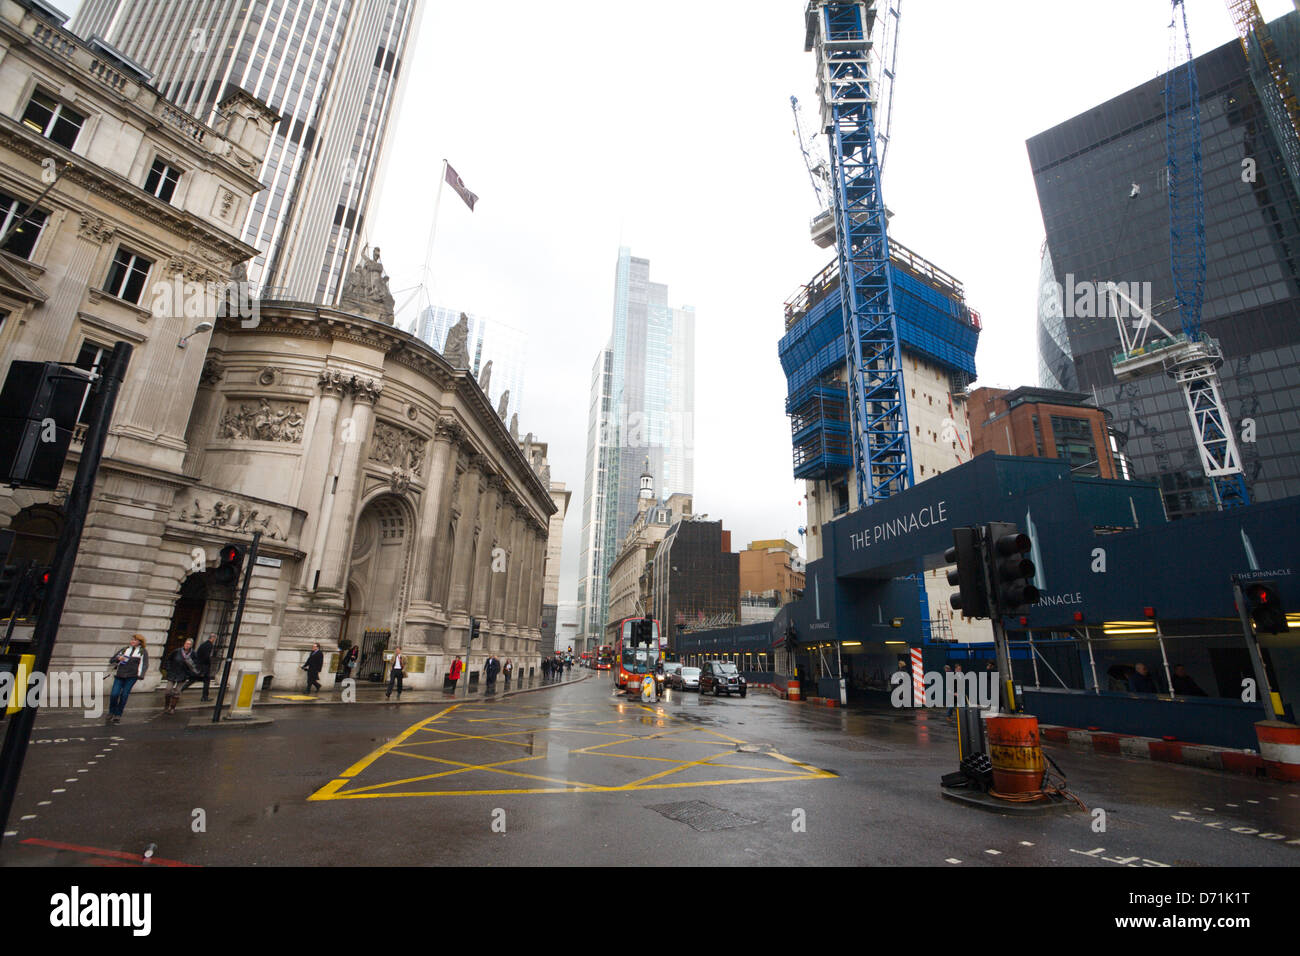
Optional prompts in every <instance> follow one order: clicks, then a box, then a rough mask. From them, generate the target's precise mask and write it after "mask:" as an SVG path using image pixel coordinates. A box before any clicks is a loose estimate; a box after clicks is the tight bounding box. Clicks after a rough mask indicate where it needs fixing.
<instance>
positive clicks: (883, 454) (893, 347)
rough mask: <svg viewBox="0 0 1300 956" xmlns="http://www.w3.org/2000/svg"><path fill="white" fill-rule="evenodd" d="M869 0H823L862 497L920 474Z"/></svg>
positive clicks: (826, 92) (871, 499)
mask: <svg viewBox="0 0 1300 956" xmlns="http://www.w3.org/2000/svg"><path fill="white" fill-rule="evenodd" d="M814 6H815V5H814ZM867 8H868V4H867V3H865V2H856V3H823V4H821V6H820V9H817V10H816V14H817V16H818V17H819V19H820V23H819V26H820V31H821V59H822V62H821V63H820V64H819V65H820V67H821V69H822V70H823V75H822V77H821V82H822V84H823V87H822V96H823V98H824V99H825V101H826V102H825V106H826V107H827V110H826V111H824V114H823V115H825V113H826V112H829V118H830V126H829V128H828V130H827V133H828V135H829V137H830V143H831V163H832V167H833V172H832V186H833V189H832V191H831V192H832V197H833V200H834V204H833V209H834V212H835V222H836V228H837V237H836V251H837V253H838V256H839V265H840V276H841V284H842V289H843V292H844V294H843V295H842V298H841V301H842V308H843V314H844V346H845V349H844V350H845V353H846V357H847V359H848V364H849V409H850V416H851V424H850V433H851V439H852V447H853V461H854V467H855V470H856V472H857V481H858V500H859V504H860V506H862V507H866V506H868V505H871V504H874V503H875V502H877V501H881V500H883V499H885V498H888V497H890V496H891V495H894V494H897V493H898V492H900V491H903V490H905V489H907V488H909V487H911V486H912V484H913V476H912V451H911V443H910V441H909V438H908V425H907V408H906V404H905V402H904V400H903V395H904V393H903V369H902V353H901V350H900V348H899V344H898V329H897V325H896V323H895V319H894V296H893V286H892V282H891V278H890V270H889V238H888V236H887V234H886V231H885V204H884V200H883V198H882V197H881V191H880V166H879V164H878V163H877V161H876V136H875V123H874V107H873V103H872V95H871V74H870V65H869V62H868V59H867V51H868V47H869V39H870V24H869V23H868V22H867V19H866V17H867ZM810 13H812V11H810ZM846 280H847V281H846Z"/></svg>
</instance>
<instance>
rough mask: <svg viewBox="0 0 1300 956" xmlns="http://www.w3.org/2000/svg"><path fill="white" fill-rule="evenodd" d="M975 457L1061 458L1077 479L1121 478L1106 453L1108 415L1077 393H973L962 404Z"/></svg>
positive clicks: (1031, 389) (1036, 390) (1021, 390)
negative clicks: (1089, 477) (963, 404)
mask: <svg viewBox="0 0 1300 956" xmlns="http://www.w3.org/2000/svg"><path fill="white" fill-rule="evenodd" d="M966 410H967V414H968V415H969V417H970V427H971V440H972V443H973V444H974V453H975V454H976V455H982V454H983V453H984V452H986V451H993V452H997V453H998V454H1000V455H1020V456H1023V457H1026V458H1061V459H1064V460H1065V461H1067V462H1069V465H1070V470H1071V471H1072V472H1073V473H1074V474H1076V475H1092V476H1095V477H1099V478H1124V477H1126V476H1125V475H1124V474H1122V473H1121V469H1120V468H1119V467H1118V465H1117V463H1116V460H1115V454H1114V453H1113V452H1112V450H1111V445H1110V430H1109V427H1108V425H1107V419H1108V418H1109V417H1110V415H1109V413H1108V412H1106V411H1105V410H1104V409H1101V408H1098V407H1097V406H1096V405H1093V404H1092V403H1091V402H1090V401H1089V396H1088V395H1086V394H1083V393H1081V392H1061V391H1057V390H1055V389H1050V388H1036V387H1034V386H1024V387H1023V388H1017V389H1012V390H1011V391H1007V390H1006V389H1003V388H977V389H975V390H974V391H972V392H971V393H970V398H969V399H968V401H967V405H966Z"/></svg>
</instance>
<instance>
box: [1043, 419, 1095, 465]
mask: <svg viewBox="0 0 1300 956" xmlns="http://www.w3.org/2000/svg"><path fill="white" fill-rule="evenodd" d="M1052 433H1053V437H1054V438H1055V439H1056V457H1057V458H1061V459H1063V460H1064V461H1065V462H1066V463H1067V464H1068V465H1069V466H1070V471H1071V472H1072V473H1073V474H1076V475H1091V476H1093V477H1100V476H1101V466H1100V464H1099V463H1098V461H1097V447H1096V445H1095V444H1094V443H1093V440H1092V425H1091V424H1090V423H1089V422H1088V420H1087V419H1084V418H1066V417H1064V416H1061V415H1053V416H1052Z"/></svg>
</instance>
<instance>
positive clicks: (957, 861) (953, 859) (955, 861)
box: [943, 856, 961, 863]
mask: <svg viewBox="0 0 1300 956" xmlns="http://www.w3.org/2000/svg"><path fill="white" fill-rule="evenodd" d="M943 862H945V863H960V862H961V860H958V859H956V858H955V857H951V856H950V857H948V859H946V860H944V861H943Z"/></svg>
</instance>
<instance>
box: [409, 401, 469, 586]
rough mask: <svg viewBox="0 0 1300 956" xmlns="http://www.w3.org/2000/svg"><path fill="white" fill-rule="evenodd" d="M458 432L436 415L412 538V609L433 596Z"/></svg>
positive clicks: (453, 479)
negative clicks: (436, 422)
mask: <svg viewBox="0 0 1300 956" xmlns="http://www.w3.org/2000/svg"><path fill="white" fill-rule="evenodd" d="M460 435H461V431H460V426H458V425H457V424H456V423H455V422H454V421H453V420H452V419H450V418H443V419H439V420H438V424H437V426H436V427H435V429H434V433H433V454H432V455H430V456H429V460H428V462H427V463H426V466H425V467H427V468H428V472H427V478H426V479H425V485H424V501H423V502H422V503H421V506H420V528H419V535H418V536H417V538H416V540H415V576H414V578H413V579H412V580H414V582H415V588H414V590H413V591H412V595H413V600H412V602H411V610H412V611H413V612H416V611H417V606H418V605H429V607H427V608H426V607H418V611H419V612H425V611H428V610H432V607H431V605H432V602H433V601H434V600H436V598H435V596H434V593H433V584H434V580H435V579H436V578H437V577H438V574H437V571H438V566H437V563H436V561H435V559H436V557H437V553H438V550H439V548H438V543H439V540H440V539H441V537H442V536H443V534H444V532H445V528H446V522H445V521H444V520H443V508H444V504H445V502H446V501H447V500H448V499H449V498H450V496H451V490H452V487H453V483H454V482H455V478H456V469H455V467H454V464H453V459H452V452H453V451H454V450H455V447H456V442H457V439H458V438H459V437H460Z"/></svg>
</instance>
